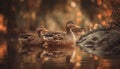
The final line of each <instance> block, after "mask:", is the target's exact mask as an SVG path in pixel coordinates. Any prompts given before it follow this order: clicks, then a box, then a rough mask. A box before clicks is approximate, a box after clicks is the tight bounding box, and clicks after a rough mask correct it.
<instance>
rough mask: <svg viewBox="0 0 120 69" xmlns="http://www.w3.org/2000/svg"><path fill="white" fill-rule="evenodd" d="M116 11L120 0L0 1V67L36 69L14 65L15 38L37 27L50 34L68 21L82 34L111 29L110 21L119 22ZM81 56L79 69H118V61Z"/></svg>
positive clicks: (118, 8)
mask: <svg viewBox="0 0 120 69" xmlns="http://www.w3.org/2000/svg"><path fill="white" fill-rule="evenodd" d="M113 10H118V11H117V12H115V13H118V15H112V13H113ZM119 12H120V0H0V67H3V69H35V68H34V67H36V66H35V65H36V64H32V65H33V68H32V67H31V68H24V67H23V68H19V66H21V64H17V65H15V64H16V63H17V61H19V59H16V56H17V55H16V51H17V46H18V41H17V36H18V35H19V34H20V33H24V32H28V31H35V30H36V28H38V27H39V26H40V25H44V26H45V27H46V28H47V29H48V30H51V31H65V24H66V22H68V21H73V22H75V23H76V24H77V25H79V26H80V27H82V28H84V30H83V31H82V32H83V33H85V32H86V31H92V30H93V29H97V28H99V27H110V24H109V23H110V22H112V21H118V22H120V15H119V14H120V13H119ZM111 16H114V18H113V17H111ZM115 17H116V18H115ZM82 55H84V56H83V57H82V61H83V62H84V61H85V63H83V64H81V66H80V67H79V68H78V69H119V68H120V63H119V61H118V60H117V59H105V58H100V57H96V56H93V57H91V56H90V55H89V56H88V54H86V53H82ZM18 63H19V62H18ZM27 65H29V64H27ZM17 66H18V68H17ZM44 67H45V66H44V65H43V69H49V67H48V68H44ZM53 67H54V66H53ZM63 67H64V65H63ZM36 69H40V68H39V67H38V68H36ZM52 69H53V68H52ZM54 69H66V68H59V67H58V68H54ZM71 69H73V68H71Z"/></svg>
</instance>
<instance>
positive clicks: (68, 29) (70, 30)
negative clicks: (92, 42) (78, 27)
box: [66, 28, 76, 42]
mask: <svg viewBox="0 0 120 69" xmlns="http://www.w3.org/2000/svg"><path fill="white" fill-rule="evenodd" d="M66 32H67V34H68V35H69V36H70V37H72V39H73V40H74V42H75V41H76V37H75V34H74V33H73V31H72V29H71V28H66Z"/></svg>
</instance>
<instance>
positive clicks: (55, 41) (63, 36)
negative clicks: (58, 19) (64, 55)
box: [43, 21, 79, 48]
mask: <svg viewBox="0 0 120 69" xmlns="http://www.w3.org/2000/svg"><path fill="white" fill-rule="evenodd" d="M73 28H79V26H77V25H75V23H73V22H72V21H68V22H67V23H66V32H58V31H55V32H51V31H48V32H47V33H44V35H43V37H44V38H45V39H46V42H47V45H48V47H51V46H52V47H53V46H55V47H57V48H58V47H69V46H74V45H75V42H76V36H75V34H74V33H73V31H72V29H73Z"/></svg>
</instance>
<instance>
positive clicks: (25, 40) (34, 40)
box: [18, 26, 47, 52]
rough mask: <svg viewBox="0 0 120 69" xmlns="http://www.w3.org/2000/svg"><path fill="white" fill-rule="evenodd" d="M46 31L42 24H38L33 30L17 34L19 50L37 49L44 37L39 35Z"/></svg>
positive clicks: (42, 42)
mask: <svg viewBox="0 0 120 69" xmlns="http://www.w3.org/2000/svg"><path fill="white" fill-rule="evenodd" d="M45 31H47V29H45V28H44V27H43V26H40V27H39V28H37V29H36V31H35V32H25V33H22V34H20V35H19V37H18V41H19V44H20V46H21V47H20V50H21V49H22V50H21V52H24V51H27V52H29V51H30V50H32V51H35V49H37V48H38V49H39V48H40V47H42V44H44V37H41V36H42V34H43V32H45Z"/></svg>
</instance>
